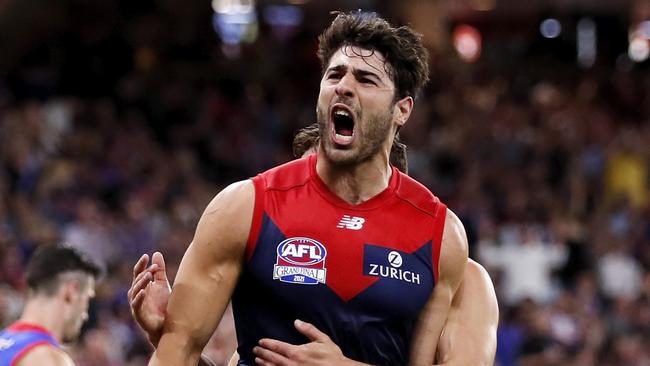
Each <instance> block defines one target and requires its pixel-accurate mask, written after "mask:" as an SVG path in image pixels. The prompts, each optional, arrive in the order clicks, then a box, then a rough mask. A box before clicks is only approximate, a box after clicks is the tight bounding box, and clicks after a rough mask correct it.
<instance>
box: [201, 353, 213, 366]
mask: <svg viewBox="0 0 650 366" xmlns="http://www.w3.org/2000/svg"><path fill="white" fill-rule="evenodd" d="M198 366H217V364H216V363H214V362H212V360H211V359H209V358H208V356H206V355H205V354H201V359H200V360H199V365H198Z"/></svg>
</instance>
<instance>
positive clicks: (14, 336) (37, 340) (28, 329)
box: [0, 322, 60, 366]
mask: <svg viewBox="0 0 650 366" xmlns="http://www.w3.org/2000/svg"><path fill="white" fill-rule="evenodd" d="M42 345H50V346H53V347H60V346H59V342H57V341H56V339H54V337H53V336H52V335H51V334H50V333H49V332H48V331H47V330H46V329H45V328H42V327H40V326H37V325H33V324H28V323H24V322H16V323H14V324H12V325H11V326H9V327H8V328H7V329H4V330H2V331H0V366H14V365H17V364H18V361H20V359H21V358H22V357H23V356H25V355H26V354H27V352H29V351H30V350H32V349H34V348H35V347H38V346H42Z"/></svg>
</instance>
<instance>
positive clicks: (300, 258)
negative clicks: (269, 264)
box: [273, 237, 327, 285]
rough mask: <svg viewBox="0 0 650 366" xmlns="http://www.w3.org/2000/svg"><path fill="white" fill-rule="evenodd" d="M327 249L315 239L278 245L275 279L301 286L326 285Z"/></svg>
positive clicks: (287, 241)
mask: <svg viewBox="0 0 650 366" xmlns="http://www.w3.org/2000/svg"><path fill="white" fill-rule="evenodd" d="M325 257H327V249H325V246H324V245H323V244H321V243H319V242H317V241H316V240H314V239H310V238H303V237H295V238H289V239H286V240H283V241H282V242H281V243H280V244H278V248H277V260H276V262H275V265H274V266H273V279H274V280H280V281H282V282H288V283H297V284H301V285H316V284H319V283H325V277H326V274H327V269H326V268H325Z"/></svg>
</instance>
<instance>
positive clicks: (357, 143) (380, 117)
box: [316, 103, 392, 166]
mask: <svg viewBox="0 0 650 366" xmlns="http://www.w3.org/2000/svg"><path fill="white" fill-rule="evenodd" d="M346 104H347V103H346ZM348 106H349V104H348ZM350 107H351V108H352V106H350ZM391 108H392V106H389V107H388V108H387V109H386V110H385V111H383V112H378V113H374V114H372V115H368V116H365V115H364V114H363V113H362V112H361V111H359V109H358V108H352V109H353V110H354V112H355V114H356V117H357V120H356V123H355V126H354V141H353V143H352V145H349V146H344V147H339V146H336V144H335V143H334V142H333V141H332V138H331V135H330V125H329V123H330V116H329V114H328V112H329V110H325V111H323V110H322V109H321V108H318V109H317V111H316V114H317V119H318V130H319V134H320V138H321V146H322V148H323V151H324V153H325V156H326V157H327V158H328V160H330V161H331V162H333V163H334V164H337V165H342V166H350V165H356V164H359V163H363V162H366V161H368V160H370V159H371V158H372V157H373V156H375V155H376V154H377V153H378V152H379V151H380V150H381V149H382V147H383V146H384V144H385V142H386V140H387V139H388V138H389V135H390V131H391V126H392V111H391ZM332 123H333V122H332Z"/></svg>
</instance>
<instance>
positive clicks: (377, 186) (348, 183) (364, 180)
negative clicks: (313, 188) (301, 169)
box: [316, 150, 392, 205]
mask: <svg viewBox="0 0 650 366" xmlns="http://www.w3.org/2000/svg"><path fill="white" fill-rule="evenodd" d="M316 173H317V174H318V176H319V177H320V179H321V180H322V181H323V182H324V183H325V185H326V186H327V187H328V188H329V189H330V190H331V191H332V192H334V193H335V194H336V195H337V196H338V197H339V198H341V199H342V200H344V201H346V202H348V203H350V204H353V205H356V204H360V203H363V202H365V201H367V200H369V199H371V198H372V197H374V196H376V195H378V194H379V193H381V192H382V191H383V190H385V189H386V187H388V183H389V182H390V178H391V175H392V169H391V168H390V165H389V164H388V153H387V152H385V151H383V150H382V151H381V152H380V153H377V154H375V156H373V157H372V158H371V159H369V160H368V161H365V162H363V163H359V164H352V165H339V164H335V163H333V162H332V161H331V160H329V159H328V158H327V157H326V156H325V153H324V152H323V151H322V150H321V151H320V152H319V154H318V158H317V160H316Z"/></svg>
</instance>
